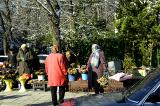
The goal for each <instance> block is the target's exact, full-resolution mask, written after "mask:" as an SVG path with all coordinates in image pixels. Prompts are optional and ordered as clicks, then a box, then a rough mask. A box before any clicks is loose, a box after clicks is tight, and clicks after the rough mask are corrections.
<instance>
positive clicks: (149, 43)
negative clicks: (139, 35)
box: [138, 39, 157, 66]
mask: <svg viewBox="0 0 160 106" xmlns="http://www.w3.org/2000/svg"><path fill="white" fill-rule="evenodd" d="M156 44H157V40H156V39H149V40H146V39H143V40H141V41H140V43H139V44H138V46H139V50H140V53H141V55H142V64H143V65H144V66H150V65H151V60H152V53H153V48H154V47H155V46H156Z"/></svg>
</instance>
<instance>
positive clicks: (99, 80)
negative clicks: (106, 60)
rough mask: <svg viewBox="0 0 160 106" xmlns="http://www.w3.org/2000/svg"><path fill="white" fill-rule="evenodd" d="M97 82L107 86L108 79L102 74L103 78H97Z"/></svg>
mask: <svg viewBox="0 0 160 106" xmlns="http://www.w3.org/2000/svg"><path fill="white" fill-rule="evenodd" d="M97 82H98V83H99V84H100V85H101V86H102V87H105V86H106V85H107V83H108V79H107V77H105V76H102V77H101V78H99V79H97Z"/></svg>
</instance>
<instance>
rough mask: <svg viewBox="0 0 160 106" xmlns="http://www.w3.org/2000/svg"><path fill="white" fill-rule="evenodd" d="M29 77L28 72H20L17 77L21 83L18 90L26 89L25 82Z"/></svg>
mask: <svg viewBox="0 0 160 106" xmlns="http://www.w3.org/2000/svg"><path fill="white" fill-rule="evenodd" d="M30 77H31V75H30V74H28V73H24V74H22V75H21V76H20V77H19V78H18V80H19V82H20V84H21V86H20V90H19V92H25V91H26V88H25V82H26V81H27V80H28V79H29V78H30Z"/></svg>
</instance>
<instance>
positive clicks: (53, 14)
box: [37, 0, 60, 44]
mask: <svg viewBox="0 0 160 106" xmlns="http://www.w3.org/2000/svg"><path fill="white" fill-rule="evenodd" d="M37 3H38V4H39V5H40V6H41V7H43V9H44V10H45V11H46V12H47V14H48V18H49V20H50V21H51V23H52V30H53V34H54V35H53V36H55V37H56V38H57V41H58V43H59V44H60V29H59V23H60V6H59V3H58V1H57V0H45V2H44V0H43V2H42V1H40V0H37Z"/></svg>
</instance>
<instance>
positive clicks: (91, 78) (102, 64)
mask: <svg viewBox="0 0 160 106" xmlns="http://www.w3.org/2000/svg"><path fill="white" fill-rule="evenodd" d="M91 58H92V55H90V57H89V59H88V63H87V67H88V86H89V88H90V87H92V86H94V85H95V83H97V79H99V78H100V77H102V76H103V73H104V71H106V70H107V64H106V60H105V56H104V52H103V51H100V53H99V65H98V67H92V66H91Z"/></svg>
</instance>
